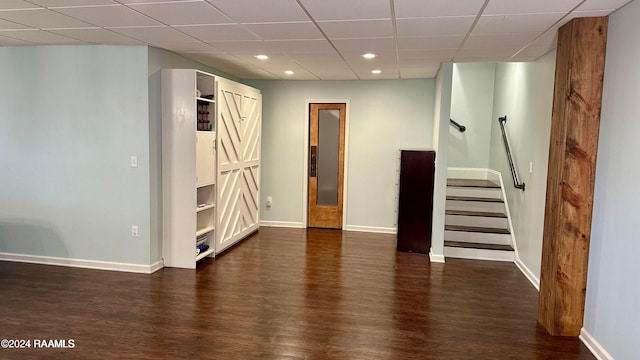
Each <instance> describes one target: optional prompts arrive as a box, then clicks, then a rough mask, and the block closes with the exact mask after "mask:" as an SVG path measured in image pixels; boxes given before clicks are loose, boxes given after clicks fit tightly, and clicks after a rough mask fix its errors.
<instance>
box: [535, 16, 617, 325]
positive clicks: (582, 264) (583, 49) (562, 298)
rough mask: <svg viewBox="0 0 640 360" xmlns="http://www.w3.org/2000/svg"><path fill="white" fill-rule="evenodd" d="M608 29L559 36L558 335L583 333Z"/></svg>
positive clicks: (546, 248) (601, 23)
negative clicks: (581, 331)
mask: <svg viewBox="0 0 640 360" xmlns="http://www.w3.org/2000/svg"><path fill="white" fill-rule="evenodd" d="M607 23H608V18H607V17H597V18H577V19H574V20H572V21H571V22H569V23H567V24H566V25H564V26H563V27H562V28H560V30H559V32H558V47H557V58H556V79H555V91H554V98H553V116H552V123H551V141H550V145H549V173H548V177H547V202H546V207H545V218H544V240H543V246H542V270H541V274H540V300H539V303H538V321H539V322H540V323H541V324H542V325H543V326H544V327H545V329H546V330H547V331H548V332H549V333H550V334H551V335H559V336H577V335H579V334H580V329H581V328H582V321H583V316H584V301H585V292H586V284H587V264H588V258H589V240H590V237H591V213H592V209H593V188H594V182H595V169H596V167H595V165H596V153H597V150H598V131H599V127H600V107H601V104H602V80H603V76H604V61H605V52H606V41H607Z"/></svg>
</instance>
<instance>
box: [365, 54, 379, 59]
mask: <svg viewBox="0 0 640 360" xmlns="http://www.w3.org/2000/svg"><path fill="white" fill-rule="evenodd" d="M376 56H378V55H376V54H373V53H366V54H362V57H363V58H365V59H367V60H371V59H374V58H375V57H376Z"/></svg>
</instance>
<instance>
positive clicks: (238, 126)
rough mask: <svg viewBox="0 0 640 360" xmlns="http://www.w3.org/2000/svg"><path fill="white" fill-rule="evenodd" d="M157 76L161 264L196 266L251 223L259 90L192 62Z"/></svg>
mask: <svg viewBox="0 0 640 360" xmlns="http://www.w3.org/2000/svg"><path fill="white" fill-rule="evenodd" d="M161 76H162V181H163V183H162V188H163V258H164V265H165V266H169V267H181V268H195V267H196V265H197V263H198V261H200V260H202V259H204V258H205V257H208V256H215V254H217V253H219V252H221V251H223V250H225V249H227V248H228V247H230V246H231V245H233V244H234V243H236V242H238V241H240V240H242V239H243V238H245V237H246V236H247V235H248V234H250V233H251V232H253V231H255V230H257V229H258V225H259V216H258V210H259V202H258V199H259V175H260V171H259V170H260V130H261V120H262V118H261V117H262V98H261V95H260V92H259V91H258V90H256V89H253V88H251V87H248V86H245V85H242V84H238V83H236V82H233V81H229V80H226V79H222V78H219V77H216V76H214V75H212V74H208V73H204V72H201V71H198V70H188V69H165V70H162V75H161ZM219 99H223V101H222V102H221V101H220V100H219ZM218 127H219V128H220V129H217V128H218ZM220 131H222V132H220ZM218 147H220V149H222V150H223V151H222V152H219V151H217V148H218ZM219 184H222V185H223V186H222V188H220V187H219ZM218 205H221V209H219V206H218Z"/></svg>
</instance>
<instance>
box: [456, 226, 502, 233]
mask: <svg viewBox="0 0 640 360" xmlns="http://www.w3.org/2000/svg"><path fill="white" fill-rule="evenodd" d="M444 229H445V230H449V231H466V232H479V233H486V234H510V232H509V229H501V228H488V227H480V226H463V225H445V226H444Z"/></svg>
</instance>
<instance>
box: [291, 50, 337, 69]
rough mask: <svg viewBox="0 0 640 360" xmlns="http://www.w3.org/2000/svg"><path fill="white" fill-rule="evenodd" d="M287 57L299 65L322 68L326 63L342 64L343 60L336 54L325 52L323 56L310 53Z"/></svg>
mask: <svg viewBox="0 0 640 360" xmlns="http://www.w3.org/2000/svg"><path fill="white" fill-rule="evenodd" d="M287 56H289V58H291V59H293V60H294V61H296V62H297V63H301V64H312V65H316V66H322V65H324V64H326V63H342V62H343V60H342V58H341V57H340V55H338V54H337V53H336V52H325V53H321V54H309V53H288V54H287Z"/></svg>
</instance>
